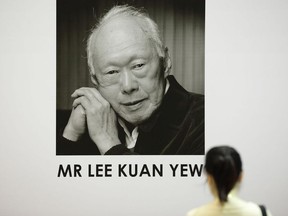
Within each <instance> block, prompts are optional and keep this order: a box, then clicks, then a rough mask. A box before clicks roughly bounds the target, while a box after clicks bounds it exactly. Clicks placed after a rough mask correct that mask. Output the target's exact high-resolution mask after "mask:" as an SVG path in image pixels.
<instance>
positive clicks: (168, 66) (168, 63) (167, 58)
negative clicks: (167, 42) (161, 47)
mask: <svg viewBox="0 0 288 216" xmlns="http://www.w3.org/2000/svg"><path fill="white" fill-rule="evenodd" d="M163 63H164V77H165V78H166V77H167V76H168V75H169V73H170V70H171V67H172V63H171V58H170V55H169V51H168V48H167V47H166V48H165V57H164V62H163Z"/></svg>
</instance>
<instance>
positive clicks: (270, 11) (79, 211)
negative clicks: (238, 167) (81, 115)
mask: <svg viewBox="0 0 288 216" xmlns="http://www.w3.org/2000/svg"><path fill="white" fill-rule="evenodd" d="M206 7H207V8H206V9H207V11H206V15H207V16H206V75H205V78H206V83H205V94H206V143H207V148H210V147H211V146H212V145H216V144H230V145H233V146H235V147H236V148H237V149H239V151H240V152H241V154H242V157H243V161H244V169H245V179H244V184H243V186H242V190H241V195H242V197H244V198H246V199H249V200H253V201H255V202H257V203H264V204H266V205H267V206H268V207H269V208H270V209H271V211H272V213H273V214H274V215H280V216H281V215H286V212H287V211H288V207H287V205H286V203H285V200H284V199H285V198H286V197H287V195H288V192H287V189H286V187H285V186H286V185H285V183H286V182H288V179H287V177H288V174H287V172H286V170H287V164H288V158H287V157H285V156H286V152H287V147H286V143H287V141H288V136H287V132H286V131H287V129H288V127H287V123H286V122H287V121H288V114H287V110H288V101H287V100H288V97H287V95H286V92H287V90H288V89H287V87H286V85H285V84H286V81H287V80H288V79H287V78H288V72H287V69H288V66H287V56H288V42H287V38H288V25H287V18H288V15H287V13H286V11H287V10H288V3H287V2H286V1H284V0H283V1H281V0H277V1H276V0H269V1H268V0H266V1H263V0H254V1H242V0H237V1H236V0H234V1H231V0H221V1H220V0H218V1H213V0H208V1H207V5H206ZM55 14H56V13H55V2H53V1H48V0H45V1H36V0H30V1H21V0H18V1H17V0H14V1H8V0H5V1H1V3H0V27H1V33H0V82H1V85H0V98H1V100H0V103H1V108H0V119H1V121H0V129H1V133H0V143H1V144H0V173H1V178H0V203H1V205H0V214H1V215H5V216H6V215H23V216H25V215H29V216H31V215H37V216H38V215H44V216H46V215H47V216H48V215H70V216H72V215H99V216H106V215H108V216H110V215H123V216H127V215H133V216H135V215H137V216H138V215H139V216H144V215H145V216H146V215H165V216H174V215H185V214H186V212H187V211H188V210H189V209H190V208H193V207H195V206H198V205H200V204H202V203H204V202H207V201H208V200H210V199H211V197H210V194H209V191H208V189H207V187H206V185H205V179H204V178H196V177H194V178H191V177H175V178H173V177H171V173H170V172H169V170H168V168H167V169H165V170H166V172H165V176H164V177H162V178H161V177H155V178H148V177H146V178H137V177H136V178H123V177H122V178H119V177H117V176H116V174H115V176H114V177H106V178H100V177H98V178H88V177H84V176H83V177H82V178H57V169H58V165H59V164H60V163H63V164H67V163H69V164H73V163H78V164H81V165H82V166H83V167H85V166H87V165H88V164H96V163H98V164H105V163H111V164H113V165H115V166H116V165H117V164H119V163H120V164H124V163H137V164H140V165H141V164H152V163H155V164H163V165H164V167H168V165H169V163H172V164H179V163H192V164H195V163H196V164H200V163H201V162H202V161H203V157H201V156H200V157H196V156H187V157H184V156H174V157H172V156H165V157H164V156H153V157H149V156H145V157H122V156H115V157H56V156H55V108H56V104H55V102H56V98H55V96H56V62H55V59H56V58H55V53H56V45H55V41H56V40H55V34H56V25H55V23H56V17H55ZM31 58H33V59H34V61H31V60H30V59H31ZM39 81H41V83H40V82H39ZM114 171H115V170H114ZM113 174H114V173H113ZM83 175H84V173H83ZM283 200H284V201H283Z"/></svg>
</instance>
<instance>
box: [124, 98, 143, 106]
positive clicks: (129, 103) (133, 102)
mask: <svg viewBox="0 0 288 216" xmlns="http://www.w3.org/2000/svg"><path fill="white" fill-rule="evenodd" d="M144 100H145V99H141V100H135V101H129V102H125V103H122V104H123V105H124V106H134V105H137V104H139V103H141V102H142V101H144Z"/></svg>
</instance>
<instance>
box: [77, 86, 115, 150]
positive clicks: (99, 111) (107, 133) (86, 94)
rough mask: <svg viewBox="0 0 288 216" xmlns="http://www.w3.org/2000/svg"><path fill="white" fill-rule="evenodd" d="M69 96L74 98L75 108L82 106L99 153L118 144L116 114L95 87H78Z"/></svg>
mask: <svg viewBox="0 0 288 216" xmlns="http://www.w3.org/2000/svg"><path fill="white" fill-rule="evenodd" d="M71 96H72V97H74V98H76V99H75V100H74V102H73V107H75V110H76V109H77V108H78V107H79V106H80V107H83V110H84V113H85V115H86V122H87V126H88V132H89V135H90V137H91V139H92V140H93V141H94V143H95V144H96V145H97V147H98V149H99V151H100V153H101V154H105V152H107V151H108V150H109V149H110V148H112V147H113V146H115V145H118V144H120V140H119V138H118V130H117V117H116V114H115V112H114V110H113V109H112V107H111V106H110V104H109V102H108V101H106V100H105V99H104V98H103V97H102V95H101V94H100V93H99V92H98V91H97V89H95V88H87V87H84V88H80V89H77V90H76V91H75V92H74V93H73V94H72V95H71ZM82 123H83V122H82V121H81V122H79V124H82ZM84 123H85V122H84ZM84 129H85V124H84Z"/></svg>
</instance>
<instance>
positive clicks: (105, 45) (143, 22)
mask: <svg viewBox="0 0 288 216" xmlns="http://www.w3.org/2000/svg"><path fill="white" fill-rule="evenodd" d="M87 55H88V65H89V70H90V75H91V80H92V82H93V84H94V85H95V86H94V87H93V88H91V87H82V88H79V89H77V90H75V92H74V93H73V94H72V97H73V98H74V102H73V105H72V106H73V108H72V112H71V115H70V118H69V120H68V123H67V125H66V127H65V128H64V130H62V132H61V136H59V137H58V138H57V155H97V154H101V155H128V154H129V155H183V154H189V155H199V154H200V155H201V154H204V96H203V95H200V94H195V93H190V92H188V91H186V90H185V89H184V88H183V87H182V86H180V85H179V84H178V83H177V81H176V80H175V78H174V77H173V76H172V75H169V72H170V69H171V60H170V57H169V54H168V49H167V48H166V47H165V46H164V45H163V42H162V39H161V37H160V33H159V29H158V26H157V25H156V23H155V22H154V21H153V20H151V19H150V18H149V17H148V15H146V14H145V13H144V12H142V11H140V10H138V9H136V8H134V7H131V6H127V5H125V6H115V7H113V8H112V9H111V10H110V11H108V12H107V13H106V14H105V15H104V16H103V18H102V19H101V20H100V21H99V23H98V24H97V25H96V27H95V28H94V29H93V30H92V32H91V34H90V36H89V39H88V43H87Z"/></svg>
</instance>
